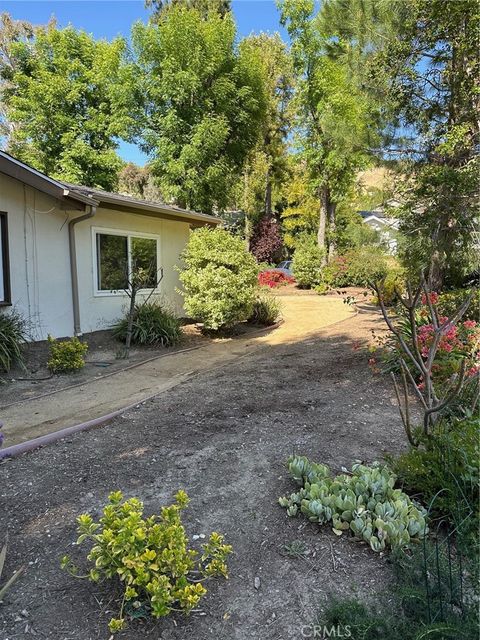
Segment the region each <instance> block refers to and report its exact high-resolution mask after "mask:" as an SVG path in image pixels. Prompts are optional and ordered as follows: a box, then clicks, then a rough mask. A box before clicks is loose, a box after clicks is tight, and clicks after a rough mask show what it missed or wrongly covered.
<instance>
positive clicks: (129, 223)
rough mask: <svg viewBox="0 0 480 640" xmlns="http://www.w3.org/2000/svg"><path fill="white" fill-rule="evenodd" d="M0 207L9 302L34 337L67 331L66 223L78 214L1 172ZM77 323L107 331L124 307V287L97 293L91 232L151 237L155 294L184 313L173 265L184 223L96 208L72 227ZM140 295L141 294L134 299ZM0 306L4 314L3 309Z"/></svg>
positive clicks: (87, 329)
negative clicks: (157, 274) (159, 276)
mask: <svg viewBox="0 0 480 640" xmlns="http://www.w3.org/2000/svg"><path fill="white" fill-rule="evenodd" d="M0 211H5V212H7V214H8V243H9V253H10V281H11V298H12V306H13V308H15V309H16V310H17V311H18V312H19V313H21V314H22V315H23V316H24V317H25V318H26V319H28V320H29V325H30V334H31V337H32V339H33V340H43V339H46V337H47V335H48V334H49V333H50V334H51V335H53V336H55V337H63V336H71V335H72V334H73V311H72V290H71V279H70V254H69V244H68V223H69V221H70V220H71V219H72V218H75V217H78V216H79V215H81V212H80V211H74V212H66V211H63V210H61V209H60V207H59V203H58V201H56V200H55V199H54V198H52V197H50V196H47V195H45V194H43V193H41V192H39V191H37V190H36V189H33V188H31V187H28V186H26V185H24V184H23V183H21V182H19V181H17V180H14V179H13V178H10V177H9V176H6V175H4V174H1V173H0ZM74 228H75V239H76V247H77V269H78V281H79V297H80V322H81V329H82V332H83V333H87V332H90V331H96V330H99V329H106V328H108V327H109V326H110V325H111V324H112V322H113V321H114V320H115V319H116V318H118V317H119V316H120V315H121V314H122V313H123V311H124V309H125V308H126V306H127V304H128V296H127V295H126V294H125V293H124V292H118V293H112V294H110V293H101V294H100V295H98V294H97V293H96V287H95V282H96V280H95V277H96V274H95V253H96V249H95V245H94V230H95V229H102V230H104V231H105V232H106V233H108V230H109V229H111V230H115V231H118V232H126V233H133V234H135V232H137V233H140V234H146V235H149V236H150V235H152V236H155V237H157V238H158V243H159V244H158V246H159V251H158V254H159V255H158V258H159V260H158V266H159V267H160V266H161V267H163V269H164V278H163V280H162V282H161V283H160V285H159V290H158V291H157V292H156V293H155V294H154V296H152V297H154V298H156V299H159V300H161V301H163V302H164V303H165V304H168V305H169V306H170V307H171V308H172V309H173V310H174V312H175V313H177V314H178V315H181V314H182V313H183V305H182V299H181V296H180V295H179V294H178V293H177V292H176V291H175V289H176V287H177V286H178V284H179V280H178V273H177V272H176V271H175V269H174V267H175V265H177V264H179V262H180V257H179V256H180V253H181V252H182V251H183V249H184V247H185V244H186V242H187V240H188V235H189V229H190V225H189V223H188V221H187V222H178V221H173V220H164V219H160V218H155V217H152V216H145V215H141V214H133V213H125V212H122V211H116V210H111V209H106V208H105V209H103V208H100V207H99V208H98V209H97V212H96V215H95V216H94V217H93V218H91V219H88V220H85V221H83V222H80V223H78V224H77V225H75V227H74ZM140 297H141V296H140ZM4 311H7V312H8V308H7V309H5V310H4Z"/></svg>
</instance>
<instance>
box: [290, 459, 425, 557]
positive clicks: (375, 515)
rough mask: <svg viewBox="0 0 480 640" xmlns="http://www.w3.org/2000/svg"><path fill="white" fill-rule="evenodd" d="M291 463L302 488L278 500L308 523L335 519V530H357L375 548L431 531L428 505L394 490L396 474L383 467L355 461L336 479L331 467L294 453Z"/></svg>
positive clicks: (401, 543)
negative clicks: (331, 472)
mask: <svg viewBox="0 0 480 640" xmlns="http://www.w3.org/2000/svg"><path fill="white" fill-rule="evenodd" d="M288 468H289V471H290V474H291V476H292V477H293V479H294V480H295V481H296V482H297V483H298V484H299V485H300V487H301V488H300V490H299V491H298V492H297V493H292V494H291V495H290V496H289V497H284V498H280V500H279V501H280V504H281V506H282V507H285V508H286V509H287V514H288V515H289V516H295V515H297V513H298V512H299V511H300V512H301V513H303V514H304V515H305V516H306V517H307V518H308V520H310V522H318V523H319V524H325V523H327V522H331V523H332V525H333V531H334V533H336V534H337V535H342V533H343V532H344V531H348V532H350V533H353V534H354V535H355V536H356V537H357V538H358V539H359V540H362V541H364V542H366V543H368V544H369V545H370V547H371V548H372V550H373V551H383V550H384V549H385V548H387V547H392V548H397V547H404V546H405V545H408V544H409V542H410V540H412V539H420V538H423V537H424V536H425V534H426V532H427V525H426V522H425V510H424V509H423V507H421V506H420V505H417V504H415V503H414V502H412V501H411V500H410V498H409V497H408V496H407V495H406V494H405V493H403V491H401V490H400V489H394V486H395V482H396V476H395V475H394V474H393V473H392V472H391V471H389V470H388V469H387V467H385V466H383V467H382V466H380V465H379V464H378V463H373V464H372V465H371V466H366V465H362V464H360V463H356V464H354V465H353V466H352V473H351V475H346V474H341V475H338V476H336V477H335V478H332V477H331V476H330V470H329V468H328V467H327V466H325V465H322V464H316V463H314V462H310V461H309V460H308V459H307V458H305V457H303V456H292V457H291V458H290V459H289V461H288Z"/></svg>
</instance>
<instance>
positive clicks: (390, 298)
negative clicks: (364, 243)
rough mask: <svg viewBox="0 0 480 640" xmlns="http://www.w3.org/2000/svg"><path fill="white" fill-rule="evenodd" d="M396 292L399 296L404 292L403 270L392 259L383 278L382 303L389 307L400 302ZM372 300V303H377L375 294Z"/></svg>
mask: <svg viewBox="0 0 480 640" xmlns="http://www.w3.org/2000/svg"><path fill="white" fill-rule="evenodd" d="M390 260H391V259H390ZM387 264H388V260H387ZM398 294H400V295H401V296H403V295H404V294H405V281H404V273H403V270H402V269H401V268H400V267H399V266H398V265H397V264H396V263H395V262H394V261H392V262H390V264H389V268H388V271H387V275H386V276H385V279H384V280H383V302H384V304H385V305H386V306H387V307H391V306H394V305H395V304H397V303H398V302H400V300H399V297H398ZM372 301H373V302H374V304H378V299H377V296H374V297H373V300H372Z"/></svg>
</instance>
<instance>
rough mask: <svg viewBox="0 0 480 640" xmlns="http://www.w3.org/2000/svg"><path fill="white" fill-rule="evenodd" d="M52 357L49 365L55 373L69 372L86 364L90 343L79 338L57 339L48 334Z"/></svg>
mask: <svg viewBox="0 0 480 640" xmlns="http://www.w3.org/2000/svg"><path fill="white" fill-rule="evenodd" d="M48 342H49V345H50V357H49V359H48V363H47V366H48V368H49V369H50V371H52V372H53V373H69V372H71V371H78V370H79V369H82V367H84V366H85V355H86V353H87V351H88V345H87V344H85V343H84V342H80V340H79V339H78V338H70V340H55V338H52V336H48Z"/></svg>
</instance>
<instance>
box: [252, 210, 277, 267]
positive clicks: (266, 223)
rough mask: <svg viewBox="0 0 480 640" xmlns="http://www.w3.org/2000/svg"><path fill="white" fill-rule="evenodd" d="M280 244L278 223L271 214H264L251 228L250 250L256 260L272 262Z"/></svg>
mask: <svg viewBox="0 0 480 640" xmlns="http://www.w3.org/2000/svg"><path fill="white" fill-rule="evenodd" d="M282 246H283V241H282V237H281V235H280V229H279V225H278V223H277V222H276V221H275V219H274V218H273V217H272V216H264V217H263V218H262V219H261V220H260V222H258V223H257V224H256V225H255V227H254V229H253V233H252V238H251V240H250V251H251V252H252V253H253V255H254V256H255V258H256V259H257V260H258V262H273V261H274V260H275V259H276V257H277V256H278V254H279V253H280V250H281V248H282Z"/></svg>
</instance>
